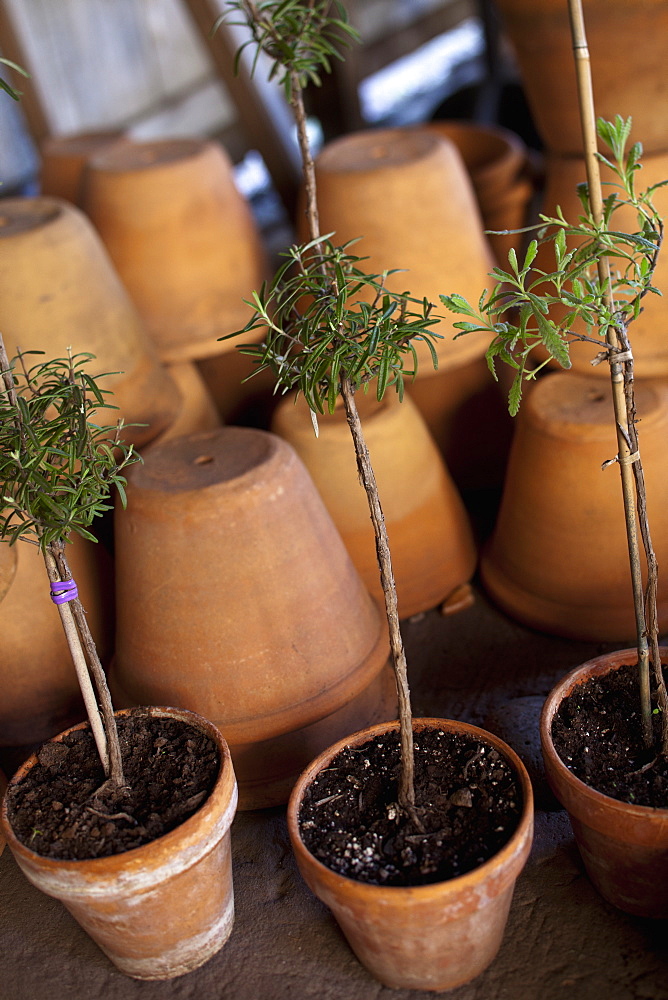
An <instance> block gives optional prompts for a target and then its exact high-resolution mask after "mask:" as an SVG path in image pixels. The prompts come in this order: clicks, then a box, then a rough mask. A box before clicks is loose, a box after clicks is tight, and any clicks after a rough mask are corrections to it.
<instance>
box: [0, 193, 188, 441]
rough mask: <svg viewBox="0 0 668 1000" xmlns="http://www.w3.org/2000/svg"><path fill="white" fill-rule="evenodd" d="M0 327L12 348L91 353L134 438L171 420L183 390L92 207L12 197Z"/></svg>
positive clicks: (105, 414)
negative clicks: (89, 213)
mask: <svg viewBox="0 0 668 1000" xmlns="http://www.w3.org/2000/svg"><path fill="white" fill-rule="evenodd" d="M0 328H2V331H3V335H4V338H5V343H6V345H7V350H8V352H9V354H10V356H11V355H12V354H13V353H14V352H15V349H16V347H17V345H19V346H20V347H21V348H22V349H23V350H31V351H36V350H39V351H44V353H45V354H46V355H47V357H67V349H68V347H71V348H72V351H73V352H74V353H75V354H77V353H80V352H89V353H91V354H93V355H95V361H94V362H92V363H91V365H90V366H89V371H90V374H92V375H98V374H106V373H107V372H108V373H110V374H109V375H108V376H107V377H106V378H104V379H103V380H102V381H101V383H100V385H101V388H102V389H107V390H110V391H111V392H113V404H114V406H116V407H117V408H118V409H117V410H107V411H104V410H103V411H101V414H102V419H104V420H106V422H108V423H114V422H115V421H116V420H117V418H118V417H123V419H124V420H125V423H126V425H129V424H136V425H140V426H127V427H126V430H125V432H124V438H125V440H126V441H128V442H134V444H136V445H141V444H145V443H146V442H148V441H150V440H151V439H152V438H154V437H156V436H157V434H159V433H160V431H161V430H162V429H163V428H165V427H166V426H167V425H168V424H169V422H170V420H172V419H173V417H174V415H175V413H176V411H177V407H178V396H177V392H176V388H175V386H174V383H173V382H172V381H171V379H170V378H169V376H168V375H167V373H166V372H165V370H164V369H163V368H162V366H161V365H160V363H159V361H158V358H157V356H156V354H155V350H154V348H153V347H152V345H151V343H150V341H149V340H148V338H147V336H146V333H145V331H144V328H143V326H142V324H141V321H140V319H139V316H138V314H137V312H136V310H135V308H134V307H133V305H132V303H131V302H130V299H129V298H128V295H127V292H126V291H125V289H124V288H123V286H122V285H121V283H120V281H119V279H118V276H117V274H116V272H115V271H114V268H113V266H112V264H111V262H110V260H109V257H108V255H107V253H106V251H105V249H104V246H103V244H102V243H101V241H100V239H99V237H98V235H97V233H96V232H95V230H94V229H93V227H92V225H91V224H90V222H89V221H88V220H87V219H86V217H85V215H84V214H83V213H82V212H81V211H79V209H77V208H75V207H74V205H70V204H69V203H68V202H65V201H61V200H59V199H56V198H8V199H6V200H4V201H3V205H2V212H1V213H0Z"/></svg>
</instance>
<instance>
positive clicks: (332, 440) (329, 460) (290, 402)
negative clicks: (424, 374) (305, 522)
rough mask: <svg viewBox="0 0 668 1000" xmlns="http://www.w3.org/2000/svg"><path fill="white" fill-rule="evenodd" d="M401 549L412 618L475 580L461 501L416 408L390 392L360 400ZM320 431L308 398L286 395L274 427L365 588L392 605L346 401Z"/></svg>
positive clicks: (396, 549) (403, 599)
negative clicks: (306, 473) (299, 461)
mask: <svg viewBox="0 0 668 1000" xmlns="http://www.w3.org/2000/svg"><path fill="white" fill-rule="evenodd" d="M356 400H357V405H358V409H359V411H360V417H361V419H362V425H363V428H364V436H365V439H366V443H367V446H368V448H369V454H370V457H371V462H372V464H373V468H374V473H375V476H376V481H377V483H378V490H379V492H380V498H381V504H382V506H383V513H384V515H385V524H386V525H387V531H388V535H389V540H390V548H391V551H392V568H393V570H394V579H395V583H396V586H397V596H398V600H399V614H400V616H401V617H402V618H407V617H410V616H411V615H414V614H417V613H418V612H420V611H428V610H429V609H430V608H433V607H435V606H436V605H437V604H439V603H440V602H442V601H444V600H445V599H446V597H448V595H449V594H451V593H452V591H453V590H455V589H456V588H457V587H459V586H461V585H462V584H463V583H466V582H467V581H468V580H469V579H470V578H471V576H472V574H473V570H474V568H475V564H476V549H475V545H474V543H473V536H472V534H471V528H470V525H469V521H468V517H467V515H466V511H465V509H464V505H463V503H462V500H461V497H460V496H459V494H458V493H457V490H456V489H455V486H454V484H453V482H452V479H451V478H450V475H449V473H448V471H447V469H446V468H445V465H444V463H443V460H442V458H441V456H440V454H439V451H438V449H437V447H436V445H435V443H434V441H433V439H432V437H431V435H430V434H429V431H428V430H427V428H426V426H425V423H424V421H423V420H422V417H421V416H420V414H419V412H418V410H417V408H416V407H415V405H414V404H413V403H412V402H411V401H410V400H409V399H408V398H407V397H406V398H404V401H403V403H401V402H399V397H398V396H397V395H396V394H395V393H394V392H388V393H387V394H386V396H385V398H384V399H383V401H382V403H378V402H377V400H376V398H375V396H372V395H371V393H370V394H369V395H366V396H365V395H364V394H363V393H358V394H357V396H356ZM318 425H319V437H318V438H316V436H315V434H314V432H313V424H312V422H311V415H310V411H309V408H308V406H307V405H306V403H305V402H304V399H303V397H299V399H298V400H297V402H296V403H295V398H294V396H292V395H290V396H286V397H285V398H284V399H283V401H282V402H281V404H280V405H279V407H278V409H277V410H276V413H275V414H274V420H273V423H272V429H273V431H274V432H275V433H277V434H280V436H281V437H283V438H285V440H286V441H289V442H290V444H291V445H292V446H293V448H294V449H295V450H296V452H297V454H298V455H299V457H300V458H301V459H302V461H303V462H304V464H305V465H306V468H307V469H308V471H309V472H310V474H311V476H312V478H313V481H314V483H315V485H316V486H317V487H318V490H319V492H320V495H321V497H322V498H323V500H324V501H325V506H326V507H327V509H328V511H329V512H330V514H331V515H332V519H333V521H334V524H335V525H336V527H337V528H338V530H339V532H340V533H341V537H342V539H343V541H344V542H345V545H346V547H347V549H348V552H349V553H350V556H351V558H352V560H353V563H354V564H355V566H356V567H357V569H358V571H359V573H360V575H361V577H362V579H363V580H364V583H365V584H366V586H367V587H368V589H369V591H370V592H371V594H372V595H373V596H374V597H375V598H376V600H377V601H378V602H379V603H380V604H381V605H382V607H383V608H384V601H383V591H382V587H381V584H380V570H379V568H378V560H377V557H376V543H375V536H374V531H373V525H372V524H371V520H370V515H369V505H368V501H367V497H366V493H365V491H364V488H363V487H362V486H361V484H360V481H359V476H358V472H357V463H356V460H355V450H354V447H353V442H352V438H351V436H350V430H349V428H348V423H347V421H346V417H345V411H344V409H343V406H342V405H341V406H340V407H339V408H338V409H337V410H336V412H335V413H334V414H332V415H331V416H330V415H329V414H328V415H326V416H324V417H318Z"/></svg>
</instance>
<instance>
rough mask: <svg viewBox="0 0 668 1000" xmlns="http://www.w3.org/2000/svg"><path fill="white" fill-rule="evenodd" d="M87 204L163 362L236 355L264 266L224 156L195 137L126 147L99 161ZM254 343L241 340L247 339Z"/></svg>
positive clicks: (93, 161) (106, 153)
mask: <svg viewBox="0 0 668 1000" xmlns="http://www.w3.org/2000/svg"><path fill="white" fill-rule="evenodd" d="M84 206H85V209H86V211H87V212H88V214H89V215H90V217H91V219H92V221H93V222H94V224H95V226H96V227H97V229H98V231H99V233H100V235H101V237H102V239H103V241H104V243H105V244H106V246H107V249H108V251H109V254H110V256H111V259H112V260H113V261H114V264H115V266H116V268H117V269H118V273H119V275H120V276H121V279H122V280H123V282H124V284H125V286H126V288H127V289H128V291H129V293H130V295H131V296H132V299H133V300H134V302H135V305H136V306H137V308H138V309H139V312H140V314H141V316H142V319H143V321H144V323H145V324H146V327H147V329H148V331H149V333H150V335H151V337H152V338H153V340H154V342H155V344H156V346H157V348H158V350H159V352H160V356H161V358H162V359H163V361H182V360H194V359H196V358H204V357H209V356H211V355H217V354H221V353H223V352H224V351H229V350H231V348H232V346H233V343H234V341H225V342H223V343H219V340H218V338H219V337H222V336H223V335H225V334H228V333H233V332H234V331H235V330H239V329H241V328H242V327H243V326H244V325H245V323H246V322H247V320H248V319H249V318H250V316H251V314H252V313H251V309H250V307H249V306H247V305H245V303H244V301H243V300H244V299H245V298H246V299H248V298H250V295H251V292H252V291H253V290H254V289H255V288H259V286H260V285H261V284H262V281H263V279H264V277H265V269H266V263H265V259H264V253H263V250H262V246H261V242H260V238H259V234H258V232H257V228H256V226H255V223H254V220H253V216H252V214H251V211H250V207H249V206H248V204H247V203H246V201H245V200H244V198H243V196H242V195H241V193H240V192H239V191H238V189H237V187H236V186H235V183H234V174H233V171H232V163H231V161H230V160H229V158H228V156H227V154H226V153H225V151H224V150H223V148H222V147H221V146H220V145H219V144H217V143H214V142H207V141H204V140H198V139H169V140H160V141H156V142H145V143H131V144H130V143H126V144H123V145H121V146H116V147H113V148H111V149H108V150H106V151H102V152H101V153H99V154H98V155H97V156H94V157H93V158H92V159H91V161H90V166H89V170H88V173H87V178H86V190H85V196H84ZM249 339H251V338H250V337H249V335H247V334H244V340H245V341H248V340H249Z"/></svg>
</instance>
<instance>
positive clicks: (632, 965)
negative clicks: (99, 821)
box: [0, 591, 668, 1000]
mask: <svg viewBox="0 0 668 1000" xmlns="http://www.w3.org/2000/svg"><path fill="white" fill-rule="evenodd" d="M404 629H405V633H406V640H407V647H408V659H409V664H410V670H411V678H412V687H413V697H414V701H415V707H416V714H422V715H435V716H439V715H441V716H450V717H455V718H461V719H464V720H465V721H470V722H474V723H476V724H480V725H485V723H486V722H489V723H490V724H491V723H492V722H494V724H495V725H496V726H497V728H498V730H499V732H500V735H502V736H505V738H506V739H507V740H508V741H509V742H510V743H512V744H513V745H514V746H515V748H516V749H517V750H518V752H520V753H522V754H524V753H525V752H527V753H528V754H529V756H530V757H533V760H534V764H533V765H532V766H534V772H536V773H537V771H538V769H539V763H538V761H537V758H536V747H537V736H536V733H535V730H534V729H533V727H534V725H535V720H536V717H537V711H538V705H539V702H540V701H541V700H542V698H543V697H544V696H545V694H546V693H547V691H548V690H549V688H550V686H551V685H552V683H553V682H554V681H555V680H556V679H557V678H558V677H560V676H561V675H562V674H563V673H565V672H566V671H567V670H568V669H569V668H570V667H572V666H575V665H576V664H577V663H579V662H581V661H582V660H584V659H587V658H588V657H590V656H593V655H596V654H597V653H598V652H599V651H603V649H602V648H601V645H600V644H591V643H590V644H586V643H577V642H570V641H568V640H563V639H554V638H551V637H549V636H544V635H540V634H539V633H536V632H532V631H530V630H528V629H524V628H522V627H521V626H519V625H517V624H515V623H513V622H511V621H510V620H508V619H506V618H505V617H503V616H502V615H501V614H500V613H499V612H498V611H497V610H495V609H494V608H493V607H491V606H490V605H489V604H488V602H487V600H486V599H485V598H484V596H482V595H481V594H480V592H479V591H476V602H475V604H474V606H473V607H470V608H468V609H466V610H464V611H462V612H461V613H460V614H458V615H453V616H449V617H446V618H444V617H443V616H441V615H440V614H439V613H438V611H433V612H429V613H427V614H426V615H423V616H421V617H420V618H419V619H416V620H414V621H411V622H409V623H406V624H405V626H404ZM501 730H503V732H501ZM525 744H526V745H525ZM232 841H233V852H234V879H235V897H236V909H237V913H236V923H235V927H234V930H233V932H232V936H231V938H230V940H229V942H228V943H227V945H226V946H225V947H224V949H223V950H222V951H221V952H220V953H219V954H218V955H216V956H215V957H214V958H213V959H211V960H210V961H209V962H208V964H207V965H205V966H204V967H203V968H201V969H199V970H197V971H196V972H193V973H191V974H190V975H187V976H184V977H182V978H181V979H176V980H172V981H171V982H166V983H164V982H163V983H149V982H144V983H140V982H136V981H134V980H131V979H127V978H126V977H125V976H123V975H122V974H121V973H119V972H118V971H117V970H116V969H114V967H113V966H112V965H111V963H110V962H109V961H108V960H107V959H106V958H105V956H104V955H103V954H102V953H101V952H100V951H99V950H98V948H97V947H96V945H94V944H93V942H92V941H91V940H90V939H89V938H88V937H87V936H86V935H85V934H84V932H83V931H82V930H81V929H80V928H79V927H78V925H77V924H76V923H75V922H74V920H73V919H72V918H71V917H70V915H69V914H68V913H67V911H66V910H64V909H63V907H62V906H61V905H60V903H58V902H56V901H55V900H52V899H49V898H48V897H46V896H43V895H42V894H40V893H39V892H38V891H37V890H36V889H33V888H32V886H30V885H29V884H28V883H27V882H26V881H25V879H24V878H23V876H22V875H21V873H20V872H19V870H18V869H17V867H16V864H15V862H14V859H13V858H12V856H11V854H10V852H9V851H8V850H6V851H5V852H4V854H3V855H2V856H1V857H0V984H1V985H0V997H2V998H3V1000H5V998H6V1000H47V998H48V1000H51V997H52V996H53V995H54V990H55V992H56V995H57V996H58V997H62V998H63V1000H69V998H70V997H71V998H74V997H76V998H77V1000H97V998H100V1000H102V998H104V1000H134V998H139V997H141V1000H171V998H174V1000H200V998H205V1000H209V998H211V1000H213V998H216V1000H259V998H262V1000H288V998H290V1000H293V998H299V1000H309V998H314V1000H315V998H317V1000H391V998H394V1000H410V998H415V1000H417V998H418V997H424V998H425V1000H426V998H427V997H429V996H431V995H432V994H427V993H420V992H411V991H393V990H389V989H386V988H384V987H382V986H381V985H380V984H379V983H377V982H375V981H374V980H373V979H372V978H371V977H370V976H369V975H368V973H367V972H366V971H365V970H364V969H363V968H362V966H360V964H359V963H358V962H357V960H356V959H355V957H354V956H353V954H352V952H351V951H350V949H349V948H348V945H347V944H346V942H345V940H344V939H343V937H342V935H341V933H340V931H339V930H338V927H337V925H336V924H335V923H334V920H333V919H332V918H331V916H330V915H329V913H328V911H327V910H326V908H325V907H324V906H323V905H322V904H321V903H320V902H319V901H318V900H317V899H315V897H314V896H312V895H311V893H310V892H309V890H308V889H307V888H306V886H305V885H304V883H303V882H302V880H301V878H300V876H299V874H298V872H297V870H296V865H295V862H294V859H293V856H292V853H291V850H290V845H289V842H288V835H287V829H286V825H285V814H284V810H283V809H273V810H266V811H263V812H253V813H243V814H239V815H237V818H236V819H235V821H234V825H233V828H232ZM667 983H668V941H667V939H666V928H665V926H664V924H663V922H660V921H657V922H652V921H648V920H641V919H637V918H634V917H630V916H627V915H625V914H623V913H621V912H618V911H617V910H615V909H614V908H613V907H611V906H609V905H608V904H607V903H605V902H604V901H603V900H602V899H601V898H600V897H599V896H598V894H597V893H596V891H595V890H594V888H593V887H592V885H591V883H590V882H589V880H588V879H587V877H586V875H585V874H584V871H583V868H582V864H581V862H580V859H579V856H578V853H577V850H576V848H575V846H574V843H573V838H572V835H571V831H570V827H569V823H568V819H567V817H566V815H565V813H564V812H563V811H561V810H554V809H552V810H551V811H545V810H543V809H538V811H537V813H536V838H535V843H534V848H533V851H532V855H531V858H530V860H529V863H528V864H527V867H526V868H525V870H524V873H523V874H522V876H521V877H520V879H519V881H518V884H517V888H516V892H515V897H514V900H513V905H512V908H511V913H510V920H509V923H508V928H507V931H506V935H505V939H504V942H503V945H502V947H501V951H500V953H499V955H498V957H497V959H496V960H495V962H494V963H493V964H492V965H491V966H490V968H489V969H488V970H487V971H486V972H484V973H483V974H482V975H481V976H480V977H478V979H476V980H475V981H474V982H472V983H469V984H468V985H466V986H461V987H459V988H457V989H455V990H452V991H450V992H449V993H448V994H447V996H448V997H449V998H452V1000H520V998H521V1000H564V998H569V1000H571V998H572V1000H601V998H606V1000H658V998H660V997H665V996H667V995H668V987H667Z"/></svg>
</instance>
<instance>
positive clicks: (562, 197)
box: [533, 122, 668, 380]
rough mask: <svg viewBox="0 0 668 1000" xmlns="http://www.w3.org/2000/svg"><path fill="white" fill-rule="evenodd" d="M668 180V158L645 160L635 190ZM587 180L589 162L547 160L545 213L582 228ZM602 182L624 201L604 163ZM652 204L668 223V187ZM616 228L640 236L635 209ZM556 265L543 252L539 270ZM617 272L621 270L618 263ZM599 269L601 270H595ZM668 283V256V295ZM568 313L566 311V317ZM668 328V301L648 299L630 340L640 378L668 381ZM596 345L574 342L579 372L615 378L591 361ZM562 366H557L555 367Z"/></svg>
mask: <svg viewBox="0 0 668 1000" xmlns="http://www.w3.org/2000/svg"><path fill="white" fill-rule="evenodd" d="M631 135H632V138H635V139H641V140H642V139H644V137H643V135H642V133H641V132H640V131H637V130H636V128H635V122H634V126H633V131H632V134H631ZM666 148H667V149H668V131H667V133H666ZM666 177H668V153H667V152H663V153H656V154H654V155H648V154H646V155H644V156H643V159H642V168H641V169H640V170H637V171H636V172H635V174H634V185H635V189H636V191H638V192H641V191H643V190H645V189H646V188H648V187H650V186H651V185H653V184H660V183H661V182H662V181H664V180H665V179H666ZM586 179H587V172H586V168H585V162H584V160H583V159H581V158H580V157H557V156H551V157H548V158H547V159H546V161H545V192H544V195H543V206H542V209H541V211H542V213H543V214H544V215H548V216H550V217H553V216H554V215H555V213H556V209H557V206H558V207H560V208H561V210H562V211H563V213H564V217H565V218H566V220H567V221H569V222H571V223H573V224H574V225H575V224H577V220H578V217H579V216H580V215H581V214H582V203H581V202H580V199H579V198H578V196H577V186H578V184H580V183H581V182H583V181H586ZM601 181H602V182H603V197H607V196H608V195H609V194H611V193H612V192H613V191H616V192H617V194H618V196H619V195H620V192H619V190H618V188H617V187H615V186H612V185H613V184H614V183H615V182H617V183H619V182H618V179H617V178H616V177H615V175H614V174H613V172H612V171H611V170H610V169H609V168H608V167H606V166H605V165H604V164H601ZM652 201H653V203H654V205H655V207H656V209H657V211H658V213H659V215H660V216H661V217H662V218H665V217H666V215H668V187H659V188H657V189H656V191H655V192H654V193H653V195H652ZM610 226H611V228H612V229H613V230H615V231H618V232H624V233H635V232H637V231H638V220H637V216H636V213H635V211H634V210H633V209H631V208H628V207H626V206H625V207H622V208H620V209H619V210H618V211H617V212H615V214H614V215H613V217H612V220H611V223H610ZM567 239H568V237H567ZM573 245H574V241H572V240H571V241H569V247H570V246H573ZM553 265H554V251H553V249H552V247H551V246H549V247H548V245H547V244H546V245H544V246H542V247H539V251H538V254H537V255H536V259H535V261H534V265H533V266H534V268H537V269H541V268H542V269H543V270H546V271H551V270H552V268H553ZM612 266H613V269H614V268H615V265H614V262H613V265H612ZM592 270H595V268H592ZM667 280H668V256H667V255H666V254H664V253H659V256H658V259H657V264H656V269H655V271H654V277H653V279H652V284H653V285H655V286H656V287H657V288H658V289H659V290H660V291H665V288H666V281H667ZM615 298H617V299H618V300H619V301H622V294H621V292H619V293H617V292H616V293H615ZM564 313H565V310H562V311H561V315H563V314H564ZM553 315H555V316H557V317H558V316H559V315H560V313H559V309H558V308H557V307H555V311H554V313H553ZM666 323H668V298H666V296H665V295H653V294H650V295H646V296H645V297H644V298H643V300H642V311H641V312H640V314H639V316H638V318H637V319H634V320H633V322H632V323H631V325H630V329H629V336H630V338H631V341H632V344H633V362H634V364H633V367H634V374H635V376H636V377H637V378H666V377H668V344H667V343H666V337H665V336H664V330H665V327H666ZM571 329H572V330H573V331H574V332H575V333H580V334H583V335H589V336H594V337H595V336H596V331H593V332H592V331H591V330H588V329H587V327H586V326H585V324H584V323H583V322H582V321H576V322H575V323H573V324H572V326H571ZM598 350H599V349H598V348H597V346H596V345H595V344H591V343H587V342H580V343H574V344H572V345H571V347H570V356H571V361H572V364H573V370H574V371H579V372H588V373H589V374H593V375H596V376H598V377H599V378H601V379H604V378H607V379H608V380H609V378H610V367H609V365H608V364H606V363H602V364H599V365H597V366H595V367H592V364H591V361H592V359H593V358H594V357H595V356H596V354H597V353H598ZM541 356H542V357H546V356H547V355H546V354H545V353H544V352H541V351H538V352H537V357H541ZM555 364H556V363H555Z"/></svg>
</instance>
